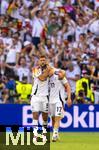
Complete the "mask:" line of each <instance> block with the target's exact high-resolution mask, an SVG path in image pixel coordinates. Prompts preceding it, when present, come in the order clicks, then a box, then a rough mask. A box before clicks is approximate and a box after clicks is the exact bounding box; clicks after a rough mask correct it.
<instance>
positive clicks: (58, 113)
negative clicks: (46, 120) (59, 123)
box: [49, 101, 64, 117]
mask: <svg viewBox="0 0 99 150" xmlns="http://www.w3.org/2000/svg"><path fill="white" fill-rule="evenodd" d="M49 114H50V116H51V117H63V116H64V109H63V105H62V102H61V101H60V102H56V103H54V104H49Z"/></svg>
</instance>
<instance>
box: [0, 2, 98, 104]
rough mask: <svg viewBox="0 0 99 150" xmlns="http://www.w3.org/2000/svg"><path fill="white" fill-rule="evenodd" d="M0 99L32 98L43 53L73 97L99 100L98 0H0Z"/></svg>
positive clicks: (77, 100)
mask: <svg viewBox="0 0 99 150" xmlns="http://www.w3.org/2000/svg"><path fill="white" fill-rule="evenodd" d="M0 3H1V7H0V103H29V99H30V95H31V90H32V68H33V67H35V66H36V65H37V62H38V59H39V56H40V54H45V55H46V56H47V58H48V61H49V63H50V65H52V66H54V67H56V68H61V69H63V70H65V71H66V77H67V80H68V81H69V83H70V86H71V90H72V100H73V103H78V104H79V103H92V104H94V103H95V101H97V103H99V0H0Z"/></svg>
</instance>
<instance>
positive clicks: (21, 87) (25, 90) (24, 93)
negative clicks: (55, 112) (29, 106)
mask: <svg viewBox="0 0 99 150" xmlns="http://www.w3.org/2000/svg"><path fill="white" fill-rule="evenodd" d="M16 92H17V94H18V95H20V97H19V100H17V101H16V102H17V103H20V104H22V103H29V98H30V95H31V92H32V84H28V82H27V77H25V76H24V77H23V78H22V81H21V82H19V83H18V84H17V86H16Z"/></svg>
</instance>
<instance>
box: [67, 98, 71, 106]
mask: <svg viewBox="0 0 99 150" xmlns="http://www.w3.org/2000/svg"><path fill="white" fill-rule="evenodd" d="M71 105H72V100H71V99H67V106H68V107H71Z"/></svg>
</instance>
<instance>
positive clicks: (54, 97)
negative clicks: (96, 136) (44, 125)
mask: <svg viewBox="0 0 99 150" xmlns="http://www.w3.org/2000/svg"><path fill="white" fill-rule="evenodd" d="M49 76H50V82H49V83H50V96H49V112H50V115H51V117H52V126H53V136H52V141H53V142H56V141H57V140H58V139H59V135H58V128H59V125H60V120H61V119H62V117H63V111H64V109H63V108H64V102H65V91H66V92H67V96H68V99H67V105H68V106H69V107H70V106H71V104H72V101H71V88H70V85H69V83H68V81H67V79H66V77H65V73H64V71H62V70H56V69H55V68H52V69H51V71H50V73H49Z"/></svg>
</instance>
